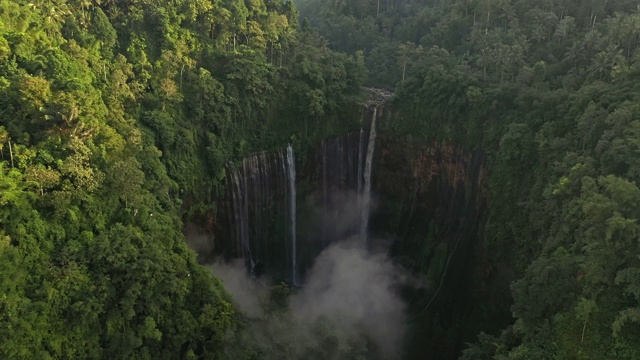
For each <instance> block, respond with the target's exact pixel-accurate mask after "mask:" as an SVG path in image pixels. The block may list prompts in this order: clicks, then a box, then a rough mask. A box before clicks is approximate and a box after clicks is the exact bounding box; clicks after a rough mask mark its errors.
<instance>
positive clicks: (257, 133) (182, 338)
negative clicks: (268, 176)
mask: <svg viewBox="0 0 640 360" xmlns="http://www.w3.org/2000/svg"><path fill="white" fill-rule="evenodd" d="M298 11H300V14H299V13H298ZM638 79H640V8H639V7H638V2H637V1H632V0H619V1H607V0H533V1H524V0H438V1H436V0H423V1H415V0H387V1H380V0H375V1H370V0H348V1H347V0H338V1H320V0H301V1H300V3H297V2H296V3H295V5H294V3H292V2H291V1H278V0H275V1H272V0H265V1H262V0H243V1H240V0H220V1H210V0H175V1H171V2H161V1H150V0H134V1H122V0H102V1H101V0H97V1H87V0H54V1H39V0H36V1H31V2H29V1H22V0H0V274H1V276H0V357H2V358H6V359H22V358H25V359H31V358H43V359H46V358H118V359H119V358H136V359H138V358H148V359H151V358H154V359H155V358H233V359H242V358H284V357H283V354H284V353H286V351H287V350H286V349H287V348H286V346H285V345H286V344H283V343H276V344H273V345H272V346H264V344H262V345H260V347H255V346H257V345H255V344H253V343H251V342H250V341H249V340H247V338H248V336H249V335H248V332H247V331H246V329H247V328H248V325H247V324H248V323H249V322H250V321H249V320H247V318H246V316H245V314H244V313H243V312H242V311H240V309H239V308H238V306H237V304H236V302H235V301H234V299H233V298H232V297H231V296H230V295H229V294H228V293H227V291H226V290H225V289H224V287H223V286H222V284H221V282H220V281H219V280H218V279H216V278H215V277H214V276H213V275H212V274H211V273H210V271H209V270H208V269H207V268H205V267H203V266H201V265H200V264H198V262H197V261H196V254H195V253H194V252H193V251H192V250H190V249H189V248H188V247H187V245H186V243H185V237H184V235H183V225H184V224H183V223H184V221H185V219H189V220H193V219H196V218H198V215H199V214H203V213H207V212H215V209H216V204H215V198H216V196H217V195H216V194H219V193H221V192H223V191H224V190H223V188H224V186H225V183H224V179H225V176H226V172H227V171H228V169H230V168H233V167H234V166H237V164H238V162H239V161H240V159H242V157H243V156H245V155H247V154H249V153H251V152H254V151H259V150H270V149H275V148H279V147H282V146H283V145H286V144H288V143H290V144H291V145H292V146H293V147H294V148H295V149H298V150H301V149H305V148H307V147H310V146H311V145H312V144H315V143H317V142H318V141H320V140H321V139H324V138H326V137H328V136H330V135H336V134H344V133H346V132H348V131H352V130H357V129H359V128H360V126H361V125H360V116H361V108H362V103H363V94H362V86H363V85H371V86H377V87H381V88H387V89H390V90H394V92H395V96H394V98H393V100H392V101H391V103H390V104H387V105H386V106H388V107H389V108H390V110H389V111H388V114H390V115H388V116H387V118H386V120H385V121H384V122H381V123H380V130H381V132H383V133H385V134H387V135H388V136H393V137H395V138H397V139H402V141H404V142H406V143H407V144H415V143H425V142H439V143H446V144H454V145H456V146H460V147H463V148H466V149H477V148H481V149H483V150H484V151H486V154H487V158H488V163H489V164H488V166H489V168H490V177H489V192H490V194H489V217H488V220H487V223H486V225H485V226H484V227H483V231H484V233H483V239H484V242H483V246H484V253H485V256H486V257H487V263H489V264H491V266H492V267H493V268H497V269H502V271H503V272H504V273H505V274H508V278H509V281H510V282H511V287H510V294H509V296H511V297H512V304H511V307H510V309H509V311H510V312H511V313H512V315H513V322H512V324H510V325H508V326H506V327H505V328H504V329H501V330H500V331H498V332H495V331H494V332H493V333H491V334H485V333H480V334H478V336H477V338H476V339H470V340H469V344H468V346H467V347H466V348H465V349H464V350H462V349H461V353H460V354H459V355H460V356H461V357H462V358H463V359H492V358H495V359H638V358H640V339H639V338H638V337H637V334H639V333H640V256H639V254H640V242H639V240H640V224H638V218H639V217H640V189H639V188H638V185H637V182H638V181H639V180H640V162H638V160H637V159H635V157H636V156H640V105H639V104H640V81H638ZM291 291H292V289H289V288H288V287H287V286H286V285H277V286H274V287H273V288H272V291H271V292H270V295H268V296H267V298H266V300H265V304H264V306H265V308H266V312H267V314H268V315H266V319H267V321H273V322H274V323H278V324H279V326H280V329H281V330H282V331H283V332H286V329H287V327H289V324H288V323H287V321H288V320H287V318H286V317H282V316H280V314H281V313H282V312H283V311H284V310H283V309H285V308H286V307H287V299H288V296H289V293H290V292H291ZM313 326H314V329H315V330H314V332H313V334H315V336H317V337H318V338H319V340H317V345H316V347H315V348H313V349H311V350H309V352H308V353H304V358H318V359H321V358H327V357H328V356H329V355H328V354H325V353H323V352H322V351H323V350H326V348H327V346H328V345H326V344H329V343H330V342H331V341H334V340H335V335H333V334H331V332H332V329H331V327H330V326H329V325H326V324H324V323H322V322H319V323H316V324H314V325H313ZM323 340H327V341H328V342H326V343H323V342H322V341H323ZM354 341H355V342H352V343H350V344H348V346H346V345H345V349H346V350H344V351H343V352H342V353H341V354H340V356H334V357H335V358H366V357H367V355H368V354H370V353H368V352H367V351H366V348H367V340H366V339H356V340H354ZM416 341H419V339H418V340H416ZM323 344H324V345H323ZM265 349H267V350H265ZM334 355H335V354H334ZM402 355H403V356H406V357H411V358H420V356H421V355H420V354H402ZM422 355H424V354H422ZM288 356H294V355H291V354H290V355H288ZM425 356H426V355H425ZM433 357H434V358H438V356H437V355H433ZM422 358H424V357H422Z"/></svg>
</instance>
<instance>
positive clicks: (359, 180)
mask: <svg viewBox="0 0 640 360" xmlns="http://www.w3.org/2000/svg"><path fill="white" fill-rule="evenodd" d="M363 151H364V130H363V129H362V128H360V140H359V141H358V192H357V194H358V211H359V212H360V213H362V166H361V164H362V152H363Z"/></svg>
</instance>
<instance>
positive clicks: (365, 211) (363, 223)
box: [360, 107, 378, 249]
mask: <svg viewBox="0 0 640 360" xmlns="http://www.w3.org/2000/svg"><path fill="white" fill-rule="evenodd" d="M377 115H378V109H377V108H376V107H374V108H373V119H372V120H371V130H370V131H369V144H368V146H367V158H366V162H365V165H364V189H363V191H362V210H361V212H360V240H361V241H362V244H363V246H364V248H365V249H367V248H368V246H369V244H368V239H367V227H368V226H369V210H370V207H371V168H372V160H373V152H374V150H375V146H376V118H377Z"/></svg>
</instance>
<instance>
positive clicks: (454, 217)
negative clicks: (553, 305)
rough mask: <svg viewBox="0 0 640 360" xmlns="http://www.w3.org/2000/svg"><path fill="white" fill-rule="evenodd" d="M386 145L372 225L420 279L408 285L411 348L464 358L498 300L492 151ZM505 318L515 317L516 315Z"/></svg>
mask: <svg viewBox="0 0 640 360" xmlns="http://www.w3.org/2000/svg"><path fill="white" fill-rule="evenodd" d="M378 149H379V153H378V154H377V155H376V157H375V158H376V162H375V180H374V191H373V192H374V194H375V196H376V201H375V202H376V204H377V206H376V208H375V210H374V211H373V213H374V216H373V217H372V219H371V224H372V228H371V230H372V233H374V234H376V236H377V237H378V238H379V239H383V240H381V241H380V242H384V240H386V242H387V243H390V244H391V245H390V246H391V248H390V252H391V254H392V255H393V257H394V259H395V260H396V261H397V262H398V263H400V264H402V266H403V267H404V268H406V269H409V270H410V271H411V272H412V274H413V275H414V276H415V277H416V278H418V279H420V281H419V283H418V284H417V285H412V286H407V287H405V288H404V291H405V296H406V298H407V299H408V301H409V302H410V304H409V305H410V309H411V310H410V311H411V314H412V315H413V316H414V317H415V319H416V322H415V328H414V329H413V331H412V332H411V333H412V334H413V339H409V344H410V345H409V346H410V348H409V349H408V351H407V353H408V354H424V353H425V352H427V353H431V354H434V355H433V357H432V358H434V359H435V358H442V359H452V358H457V356H459V351H460V350H461V347H462V346H463V345H464V343H465V342H469V341H473V339H474V337H475V334H476V333H477V332H478V331H479V330H478V327H479V328H483V327H484V328H483V330H485V331H488V329H487V328H486V326H487V324H482V321H484V319H479V318H478V317H479V316H482V315H483V314H479V313H477V311H476V310H477V309H478V307H477V306H478V305H480V303H485V302H487V301H491V300H488V299H487V296H488V294H489V293H490V292H491V289H490V288H488V287H487V286H485V285H483V284H484V283H485V282H486V279H485V277H486V276H485V275H486V274H485V272H483V269H484V268H485V267H486V264H484V261H483V259H482V258H483V256H482V240H483V238H482V233H483V231H482V227H483V224H484V221H485V219H486V216H487V196H486V194H487V189H486V181H487V170H486V167H485V165H484V159H485V155H484V152H483V151H481V150H476V151H465V150H463V149H461V148H459V147H456V146H453V145H445V144H441V143H432V144H420V145H417V144H413V145H408V144H406V143H403V142H401V141H398V140H394V139H392V138H388V137H381V138H380V139H379V145H378ZM498 306H501V304H499V305H498ZM489 307H491V305H489ZM486 315H488V314H486ZM496 316H497V315H496ZM499 316H501V317H502V318H505V319H506V321H508V314H506V315H505V314H500V315H499ZM487 321H489V319H487ZM495 321H496V322H501V321H498V320H495ZM503 321H505V320H503ZM501 323H502V322H501ZM436 354H437V355H436ZM416 356H417V357H416V358H421V357H420V356H418V355H416Z"/></svg>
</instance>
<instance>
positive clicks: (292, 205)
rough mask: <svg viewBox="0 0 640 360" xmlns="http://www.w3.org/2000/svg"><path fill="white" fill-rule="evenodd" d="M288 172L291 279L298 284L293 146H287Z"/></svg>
mask: <svg viewBox="0 0 640 360" xmlns="http://www.w3.org/2000/svg"><path fill="white" fill-rule="evenodd" d="M287 169H288V171H287V173H288V175H289V225H290V226H291V281H292V282H293V284H294V285H296V286H297V285H298V275H297V249H296V246H297V244H296V240H297V239H296V160H295V158H294V156H293V148H291V145H289V146H287Z"/></svg>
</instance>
